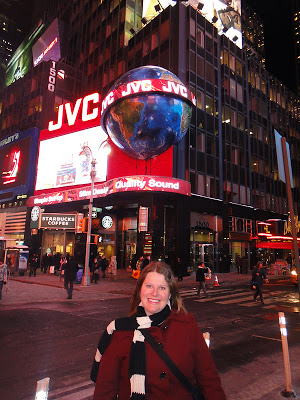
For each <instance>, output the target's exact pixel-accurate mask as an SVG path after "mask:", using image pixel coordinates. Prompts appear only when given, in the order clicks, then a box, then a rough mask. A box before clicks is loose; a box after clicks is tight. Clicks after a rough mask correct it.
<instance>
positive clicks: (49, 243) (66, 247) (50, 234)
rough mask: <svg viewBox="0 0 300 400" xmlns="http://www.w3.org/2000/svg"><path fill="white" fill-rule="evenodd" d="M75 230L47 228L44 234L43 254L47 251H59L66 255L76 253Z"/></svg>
mask: <svg viewBox="0 0 300 400" xmlns="http://www.w3.org/2000/svg"><path fill="white" fill-rule="evenodd" d="M74 239H75V234H74V232H67V231H63V230H60V231H59V230H55V231H54V230H45V231H44V234H43V242H42V251H41V256H43V255H44V254H46V252H47V251H48V252H51V254H55V253H59V254H61V255H64V256H73V255H74Z"/></svg>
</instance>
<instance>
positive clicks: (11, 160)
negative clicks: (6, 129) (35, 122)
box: [0, 128, 39, 200]
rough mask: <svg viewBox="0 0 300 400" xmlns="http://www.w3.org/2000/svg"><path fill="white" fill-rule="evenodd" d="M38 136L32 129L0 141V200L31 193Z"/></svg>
mask: <svg viewBox="0 0 300 400" xmlns="http://www.w3.org/2000/svg"><path fill="white" fill-rule="evenodd" d="M38 135H39V131H38V129H36V128H32V129H28V130H27V131H25V132H23V133H22V132H15V133H13V134H11V135H9V136H7V137H5V138H3V139H1V140H0V171H1V180H0V200H11V199H13V198H14V197H15V196H17V195H21V194H29V195H30V194H32V193H33V189H34V178H35V170H36V158H37V147H38Z"/></svg>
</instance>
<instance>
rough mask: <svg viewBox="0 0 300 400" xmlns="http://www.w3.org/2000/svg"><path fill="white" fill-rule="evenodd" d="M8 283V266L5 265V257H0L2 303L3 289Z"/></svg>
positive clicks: (0, 293)
mask: <svg viewBox="0 0 300 400" xmlns="http://www.w3.org/2000/svg"><path fill="white" fill-rule="evenodd" d="M6 282H7V265H6V264H4V260H3V257H0V302H1V300H2V288H3V285H6Z"/></svg>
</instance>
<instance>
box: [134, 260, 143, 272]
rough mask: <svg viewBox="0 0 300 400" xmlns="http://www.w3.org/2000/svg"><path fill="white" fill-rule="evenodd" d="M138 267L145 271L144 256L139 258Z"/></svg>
mask: <svg viewBox="0 0 300 400" xmlns="http://www.w3.org/2000/svg"><path fill="white" fill-rule="evenodd" d="M136 269H137V270H139V271H141V272H142V271H143V269H144V256H141V257H140V258H139V259H138V261H137V263H136Z"/></svg>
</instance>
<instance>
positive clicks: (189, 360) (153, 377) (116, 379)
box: [94, 312, 226, 400]
mask: <svg viewBox="0 0 300 400" xmlns="http://www.w3.org/2000/svg"><path fill="white" fill-rule="evenodd" d="M149 331H150V333H151V334H152V336H153V337H154V338H155V339H156V340H157V341H158V342H159V343H160V344H162V346H163V349H164V350H165V351H166V352H167V353H168V355H169V356H170V358H171V359H172V360H173V361H174V362H175V364H176V365H177V366H178V368H179V369H180V370H181V371H182V372H183V374H184V375H185V376H186V377H187V378H188V379H189V381H190V382H191V383H195V380H196V382H197V384H198V386H199V388H200V390H201V391H202V393H203V395H204V397H205V400H226V396H225V394H224V392H223V389H222V387H221V380H220V378H219V375H218V372H217V369H216V366H215V364H214V361H213V359H212V357H211V354H210V351H209V349H208V348H207V346H206V343H205V341H204V339H203V335H202V333H201V332H200V330H199V328H198V326H197V323H196V320H195V318H194V317H193V315H191V314H185V313H183V312H181V313H178V314H176V313H174V312H171V314H170V316H169V317H168V318H167V319H166V321H165V322H164V323H163V324H162V326H160V327H151V328H150V329H149ZM132 337H133V332H132V331H115V332H114V333H113V336H112V338H111V342H110V345H109V346H108V348H107V349H106V351H105V353H104V355H103V357H102V359H101V361H100V366H99V373H98V378H97V382H96V387H95V393H94V400H112V399H114V400H115V399H116V397H115V396H116V394H118V396H119V397H118V400H129V399H130V381H129V372H128V369H129V354H130V347H131V343H132ZM146 398H147V400H169V399H172V400H191V399H192V395H191V394H190V393H189V392H188V391H187V390H186V389H185V388H184V386H183V385H182V384H181V383H180V382H179V381H178V380H177V378H176V377H175V376H174V375H173V374H172V373H171V371H170V370H169V369H168V368H167V366H166V364H165V363H164V362H163V361H162V359H161V358H160V357H159V356H158V355H157V354H156V353H155V351H154V350H153V349H152V347H151V346H150V345H149V344H148V343H147V341H146Z"/></svg>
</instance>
